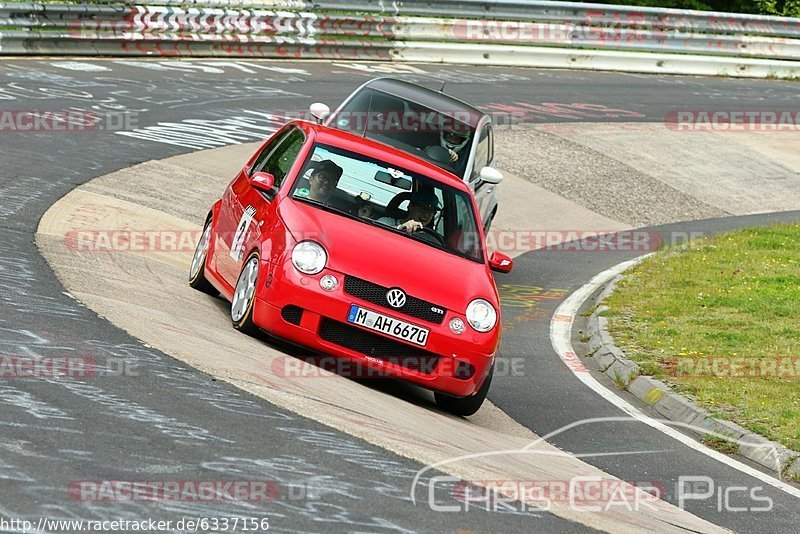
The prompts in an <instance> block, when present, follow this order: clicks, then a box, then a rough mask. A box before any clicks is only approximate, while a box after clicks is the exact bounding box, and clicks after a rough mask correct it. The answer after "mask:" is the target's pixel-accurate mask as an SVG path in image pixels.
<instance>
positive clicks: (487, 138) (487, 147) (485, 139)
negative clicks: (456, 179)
mask: <svg viewBox="0 0 800 534" xmlns="http://www.w3.org/2000/svg"><path fill="white" fill-rule="evenodd" d="M491 144H492V127H491V126H489V125H486V126H484V127H483V129H482V130H481V135H480V137H479V138H478V147H477V149H476V150H475V164H474V165H473V166H472V177H471V178H470V182H474V181H475V180H477V179H478V177H479V176H480V172H481V169H482V168H484V167H486V166H487V165H488V164H489V156H490V154H491V150H492V146H491Z"/></svg>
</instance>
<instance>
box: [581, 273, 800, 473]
mask: <svg viewBox="0 0 800 534" xmlns="http://www.w3.org/2000/svg"><path fill="white" fill-rule="evenodd" d="M621 279H622V275H618V276H616V277H614V278H612V279H611V280H610V281H609V282H608V283H607V284H606V285H605V287H604V288H603V289H602V290H601V291H600V293H599V294H598V295H597V297H596V299H595V304H596V307H595V309H594V311H593V312H592V314H591V315H590V316H589V324H588V326H587V329H586V334H587V335H588V336H589V340H588V344H589V359H590V360H591V361H592V362H593V363H594V364H595V368H596V369H597V370H598V371H600V372H601V373H603V374H605V375H606V376H608V377H609V378H610V379H611V380H613V381H614V383H615V384H617V386H618V387H619V388H620V389H624V390H627V391H628V392H629V393H631V394H633V396H634V397H636V398H637V399H639V400H641V401H642V402H644V403H645V404H647V405H648V406H651V407H652V408H653V409H654V410H655V411H656V412H658V414H659V415H661V416H662V417H664V418H665V419H668V420H670V421H675V422H676V423H682V424H684V425H687V426H688V428H689V430H691V431H692V432H693V433H695V434H697V435H700V436H704V435H707V434H708V433H710V434H712V435H717V436H724V437H727V438H730V439H731V440H735V442H736V443H737V444H738V451H737V452H738V453H739V454H740V455H741V456H744V457H745V458H747V459H749V460H751V461H753V462H755V463H757V464H759V465H760V466H762V467H765V468H767V469H770V470H775V471H777V472H778V473H780V474H781V477H783V475H784V474H786V475H792V476H793V477H797V478H800V452H797V451H793V450H791V449H787V448H786V447H784V446H782V445H779V444H778V443H775V442H774V441H770V440H768V439H766V438H764V437H762V436H759V435H758V434H755V433H753V432H751V431H749V430H747V429H745V428H743V427H741V426H739V425H737V424H736V423H732V422H730V421H724V420H722V419H716V418H714V417H711V416H709V414H708V412H707V411H706V410H704V409H703V408H700V407H699V406H697V405H696V404H695V403H694V402H692V401H691V400H689V399H687V398H686V397H683V396H682V395H678V394H677V393H675V392H674V391H672V389H670V387H669V386H667V385H666V384H665V383H663V382H661V381H660V380H656V379H654V378H653V377H650V376H642V375H640V374H639V371H640V369H639V366H638V365H637V364H636V363H635V362H633V361H631V360H629V359H627V358H626V357H625V352H624V351H623V350H622V349H620V348H619V347H617V346H616V345H615V344H614V339H613V338H612V337H611V334H610V332H609V331H608V320H607V319H606V318H605V317H602V316H601V315H600V314H601V313H603V312H604V311H606V310H608V307H607V306H604V305H602V304H601V303H602V302H603V300H605V299H606V297H608V296H609V295H610V294H611V293H613V292H614V288H615V287H616V285H617V283H618V282H619V281H620V280H621Z"/></svg>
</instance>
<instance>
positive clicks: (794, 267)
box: [605, 224, 800, 451]
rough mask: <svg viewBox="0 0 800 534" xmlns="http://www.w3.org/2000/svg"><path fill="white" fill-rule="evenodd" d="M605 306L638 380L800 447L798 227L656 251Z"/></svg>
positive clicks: (746, 232) (745, 232)
mask: <svg viewBox="0 0 800 534" xmlns="http://www.w3.org/2000/svg"><path fill="white" fill-rule="evenodd" d="M605 304H607V305H608V307H609V312H608V313H607V315H608V320H609V328H610V331H611V333H612V335H613V336H614V340H615V342H616V343H617V344H618V345H619V346H620V347H621V348H623V349H624V350H625V353H626V355H627V356H628V357H629V358H630V359H632V360H634V361H636V362H637V363H638V364H639V365H640V366H641V368H642V374H649V375H653V376H655V377H656V378H659V379H661V380H664V381H665V382H668V383H670V384H673V385H674V386H675V387H676V389H677V390H678V391H679V392H681V393H683V394H684V395H686V396H688V397H690V398H692V399H693V400H694V401H696V402H697V403H698V404H699V405H701V406H703V407H705V408H706V409H707V410H709V412H710V413H711V414H712V415H714V416H716V417H720V418H723V419H728V420H731V421H734V422H736V423H738V424H740V425H742V426H743V427H745V428H747V429H749V430H752V431H753V432H756V433H758V434H761V435H762V436H764V437H766V438H768V439H772V440H775V441H777V442H779V443H781V444H783V445H784V446H786V447H789V448H791V449H794V450H798V451H800V224H782V225H775V226H772V227H766V228H754V229H746V230H740V231H737V232H734V233H731V234H727V235H722V236H717V237H715V238H708V239H703V240H699V241H695V242H693V243H691V244H690V245H687V246H683V247H680V248H675V249H667V250H664V251H661V252H659V253H658V254H656V255H654V256H653V257H651V258H648V259H647V260H646V261H644V262H642V263H641V264H639V265H638V266H636V267H635V268H634V269H632V270H631V271H629V272H628V273H627V274H626V276H625V278H624V279H623V280H622V282H621V283H620V284H619V285H618V288H617V291H615V292H614V294H613V295H611V296H610V297H609V298H608V299H607V300H606V302H605Z"/></svg>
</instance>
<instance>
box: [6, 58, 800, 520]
mask: <svg viewBox="0 0 800 534" xmlns="http://www.w3.org/2000/svg"><path fill="white" fill-rule="evenodd" d="M53 61H55V60H53ZM50 63H51V61H48V60H39V61H8V62H5V63H3V64H2V65H0V69H1V70H0V80H2V84H3V85H2V86H0V87H2V88H3V92H2V93H0V98H2V99H3V103H2V104H3V108H4V109H17V110H30V109H50V110H54V109H64V108H66V107H70V106H76V107H80V108H84V109H85V108H87V107H89V106H90V105H98V104H99V103H101V102H102V103H103V104H101V105H105V106H106V109H111V108H112V106H125V108H126V109H129V110H130V109H147V111H141V112H139V114H138V116H137V119H138V126H139V127H140V128H142V127H147V126H148V125H154V124H156V123H158V122H164V121H174V122H178V121H182V120H185V119H187V118H191V119H210V120H214V119H220V118H225V117H229V116H231V115H241V114H242V112H243V110H251V111H252V110H261V111H268V110H274V109H276V108H277V109H288V110H302V109H304V108H305V107H306V106H307V104H308V103H309V102H310V101H312V100H316V99H324V100H325V101H326V102H329V103H332V104H333V103H336V102H338V101H339V100H341V98H342V97H344V96H345V95H346V94H347V93H348V92H349V91H350V90H351V89H352V88H353V87H354V86H355V85H357V84H358V83H359V81H360V80H365V79H367V78H368V77H370V76H373V75H374V74H373V73H364V72H361V71H360V70H359V69H358V68H354V67H353V66H341V67H337V66H334V67H331V66H329V65H325V64H321V63H295V64H287V63H280V64H279V65H280V68H296V69H300V70H301V71H305V72H306V73H307V74H301V73H285V72H275V71H265V70H261V69H254V68H249V67H246V70H252V71H253V72H252V73H249V72H245V71H243V70H242V69H241V67H239V68H235V67H231V66H230V65H229V66H220V65H217V66H215V67H212V68H214V69H218V70H220V71H222V72H202V70H201V69H197V68H193V69H191V70H190V69H188V68H187V67H186V66H180V65H176V64H167V65H166V66H165V67H164V69H163V70H153V67H152V66H151V67H149V68H145V67H143V66H140V65H138V66H137V65H135V64H133V62H130V63H123V62H115V63H113V64H112V63H105V62H81V63H89V64H94V65H100V66H105V68H106V69H108V70H107V71H102V72H85V71H74V70H66V69H64V68H62V67H58V66H53V65H51V64H50ZM151 65H152V64H151ZM176 69H177V70H176ZM423 70H425V71H426V72H428V74H423V73H413V74H410V75H406V76H405V77H408V78H410V79H416V80H417V81H421V82H426V81H427V82H431V83H437V80H441V79H442V78H448V80H449V81H448V91H449V92H451V93H452V94H454V95H456V96H460V97H462V98H465V99H468V100H471V101H473V102H475V103H476V104H477V105H479V106H484V107H487V106H490V105H495V104H501V105H502V104H513V103H518V102H563V103H581V104H591V105H593V106H605V108H610V109H613V110H617V111H601V112H598V111H597V110H598V109H600V108H597V107H594V108H591V109H592V110H593V114H594V115H595V116H586V115H583V116H580V117H578V118H580V119H581V120H584V121H585V120H598V121H604V122H609V121H614V120H627V121H631V120H647V121H650V122H653V121H658V120H660V119H661V118H662V117H663V116H664V115H665V114H666V113H668V112H669V111H670V110H673V109H675V108H676V107H678V106H683V107H687V106H688V107H692V106H696V107H702V106H710V105H714V106H725V105H728V106H736V105H743V103H746V104H747V106H748V107H750V108H751V109H760V107H761V106H763V108H764V109H774V108H775V107H780V103H781V102H783V103H786V105H788V103H790V102H792V101H793V99H796V86H793V85H792V84H785V83H774V82H767V81H741V80H718V79H702V80H700V79H694V78H659V77H642V76H624V75H623V76H620V75H608V74H596V73H591V74H590V73H564V72H554V71H546V72H538V71H530V70H523V69H519V70H514V69H474V68H457V67H447V68H445V69H439V68H438V67H427V68H424V69H423ZM223 80H224V81H223ZM439 83H440V82H439ZM223 85H224V86H225V87H223V88H220V87H222V86H223ZM252 87H259V88H270V89H269V90H268V91H267V90H265V91H262V92H261V93H260V94H259V96H258V97H253V91H252V90H248V88H252ZM237 91H238V93H237ZM287 93H290V94H287ZM237 95H239V96H237ZM111 99H113V100H111ZM584 109H585V108H584ZM620 110H622V111H620ZM634 114H635V115H636V116H633V115H634ZM529 119H530V120H542V121H546V122H556V121H559V120H571V119H570V118H569V117H565V116H564V113H563V112H561V113H560V114H559V115H550V116H536V117H530V118H529ZM0 136H2V137H0V139H1V141H0V146H1V147H2V153H1V154H2V155H1V156H0V157H2V169H3V170H2V176H1V177H0V180H1V182H0V183H1V184H2V186H1V189H0V198H2V204H1V205H0V215H2V217H3V220H2V226H3V239H2V242H0V292H1V293H0V294H2V301H3V304H4V306H3V310H2V315H0V331H2V333H3V334H2V337H0V344H2V352H3V354H10V355H20V356H24V355H29V354H30V355H34V354H35V355H47V356H63V355H68V354H73V355H74V354H86V355H90V356H92V357H94V358H97V359H98V360H101V361H103V360H105V358H107V357H112V358H113V357H124V358H128V359H131V360H136V361H137V362H139V363H140V365H141V372H140V373H139V376H136V377H99V378H95V379H93V380H92V381H91V382H90V384H89V387H83V388H79V387H76V386H72V387H70V385H69V384H64V383H63V381H62V382H59V381H33V380H28V381H20V380H16V381H13V382H12V381H7V380H3V382H0V384H2V390H0V399H2V400H3V401H4V409H3V411H2V415H0V425H1V426H3V428H4V430H3V440H2V445H1V447H2V448H0V466H2V474H1V475H0V488H2V495H3V496H4V497H3V498H2V502H0V513H2V515H3V516H5V517H25V518H37V517H39V516H41V515H48V516H50V517H83V518H89V517H91V518H103V517H108V518H120V517H129V518H135V519H141V518H142V517H143V516H145V517H151V516H154V515H158V516H159V517H160V518H165V519H167V518H179V517H184V516H187V515H193V516H202V515H222V514H226V515H242V514H247V515H253V516H258V515H260V514H263V515H265V516H269V517H270V518H271V519H272V525H273V528H274V529H276V530H295V531H296V530H305V531H321V530H337V531H339V530H366V531H380V530H392V529H406V530H425V531H448V530H450V531H452V530H456V529H467V528H468V529H470V530H475V531H488V530H494V531H511V530H522V529H525V530H529V529H531V528H535V529H537V530H539V529H541V530H547V531H553V530H557V531H568V530H580V529H581V528H582V527H580V526H579V525H576V524H573V523H566V522H565V521H564V520H561V519H559V518H557V517H554V516H552V515H550V514H547V513H541V514H537V518H536V519H532V518H531V517H530V516H523V515H520V514H491V513H486V512H481V511H475V512H471V513H469V514H458V518H457V520H455V521H454V520H453V518H452V516H449V515H448V514H442V513H434V512H432V511H430V510H429V509H428V508H427V507H425V506H416V507H415V506H413V505H412V504H411V503H410V502H409V500H408V496H407V495H408V492H407V488H408V487H409V485H410V480H411V477H412V476H413V474H414V473H415V472H416V471H417V470H418V469H419V468H420V466H419V465H417V464H416V463H414V462H411V461H408V460H405V459H403V458H400V457H396V456H393V455H390V454H388V453H386V452H385V451H382V450H381V449H378V448H376V447H372V446H370V445H367V444H364V443H362V442H359V441H358V440H355V439H353V438H350V437H349V436H346V435H343V434H341V433H338V432H335V431H332V430H330V429H328V428H327V427H324V426H322V425H320V424H317V423H315V422H314V421H310V420H307V419H302V418H298V417H296V416H294V415H291V414H288V413H286V412H284V411H281V410H277V409H275V408H274V407H272V406H270V405H269V404H267V403H265V402H264V401H262V400H260V399H257V398H255V397H251V396H249V395H246V394H243V393H241V392H239V391H236V390H235V389H233V388H231V387H229V386H225V385H222V384H218V383H216V382H215V381H213V379H212V378H211V377H209V376H207V375H203V374H202V373H199V372H197V371H195V370H193V369H192V368H190V367H188V366H186V365H184V364H181V363H179V362H176V361H174V360H172V359H171V358H169V357H168V356H165V355H163V354H160V353H158V352H157V351H154V350H151V349H149V348H148V347H144V346H142V345H141V344H139V343H137V342H136V340H135V339H133V338H131V337H130V336H128V335H127V334H125V333H124V332H121V331H119V330H118V329H116V328H115V327H113V326H111V325H110V324H108V323H106V322H104V321H98V320H97V318H96V316H95V315H94V314H93V313H92V312H90V311H88V310H86V309H84V308H82V307H80V306H77V305H76V304H75V302H74V301H73V300H71V299H69V298H68V297H67V296H65V295H63V294H62V291H63V288H61V286H60V284H59V283H58V282H57V281H56V280H55V278H54V277H53V275H52V273H51V271H50V269H49V267H48V266H47V264H46V263H45V262H44V261H43V260H42V258H41V257H40V256H39V254H38V252H37V251H36V249H35V247H34V246H33V234H34V232H35V229H36V225H37V222H38V220H39V218H40V217H41V215H42V214H43V213H44V211H45V210H46V209H47V208H48V207H49V206H50V205H51V204H52V203H53V202H54V201H55V200H56V199H58V198H59V197H61V196H62V195H63V194H65V193H66V192H68V191H69V190H71V189H72V188H73V187H75V186H76V185H79V184H81V183H84V182H85V181H87V180H89V179H91V178H94V177H96V176H99V175H102V174H106V173H108V172H111V171H114V170H117V169H120V168H125V167H128V166H130V165H133V164H135V163H138V162H142V161H147V160H151V159H157V158H163V157H167V156H170V155H175V154H178V153H183V152H188V151H190V150H192V147H189V146H175V145H168V144H164V143H158V142H153V141H152V140H147V139H143V138H138V137H130V136H121V135H114V134H111V133H109V132H102V131H95V132H92V133H59V134H55V133H30V132H28V133H8V132H3V133H2V134H0ZM254 138H255V137H254ZM254 138H253V139H254ZM192 142H193V141H191V140H190V141H189V142H188V143H186V144H192ZM782 218H784V219H787V220H793V219H796V218H800V214H797V213H795V214H786V215H783V216H782ZM764 220H765V218H764V217H761V218H754V219H752V220H748V221H742V220H740V219H733V220H728V221H725V220H719V221H713V222H708V223H691V224H689V225H679V226H677V227H676V228H675V229H678V230H680V231H688V230H689V229H698V230H701V231H704V232H710V231H714V230H718V229H725V228H731V227H735V226H739V225H742V224H743V223H744V222H748V223H750V222H752V223H755V224H758V223H761V222H764ZM629 257H630V256H629V255H627V254H614V253H602V254H601V253H598V254H575V253H563V252H537V253H529V254H526V255H524V256H522V257H520V258H519V259H518V260H517V267H516V269H515V272H514V273H513V274H512V275H509V276H508V277H504V279H503V280H499V281H500V282H501V283H506V284H519V285H531V284H534V285H537V286H542V287H548V288H556V287H557V288H563V289H568V290H572V289H576V288H577V287H579V286H580V285H581V284H582V283H584V282H585V281H586V280H588V279H589V278H591V277H592V276H593V275H594V274H596V273H597V272H600V271H602V270H604V269H605V268H607V267H608V266H610V265H613V264H615V263H617V262H619V261H622V260H624V259H628V258H629ZM87 268H90V266H87ZM544 306H545V309H546V310H547V311H550V309H551V308H548V307H547V304H544ZM552 309H555V303H553V304H552ZM505 312H506V320H507V321H508V320H514V317H515V310H513V309H512V310H505ZM520 324H523V325H524V328H519V327H518V328H515V329H512V330H511V331H510V334H509V335H507V336H506V337H505V339H504V346H503V352H504V354H514V355H517V354H524V355H526V356H525V357H526V358H529V359H530V360H532V361H533V362H535V365H528V366H527V367H526V368H527V369H535V372H533V373H526V374H525V376H524V377H508V378H502V377H501V378H498V380H497V382H496V383H495V386H494V387H493V389H492V392H491V393H490V399H491V400H492V401H494V402H495V403H496V404H497V405H498V406H500V407H501V408H502V409H504V410H505V411H506V412H507V413H508V414H510V415H511V416H512V417H514V418H515V419H516V420H517V421H519V422H521V423H523V424H524V425H526V426H528V427H529V428H530V429H532V430H533V431H535V432H537V433H539V434H540V435H542V434H545V433H548V432H551V431H554V430H557V429H558V428H561V427H562V426H564V425H565V424H568V423H572V422H574V421H576V420H580V419H585V418H591V417H602V416H608V415H619V413H617V412H616V411H615V410H614V409H613V408H612V407H611V405H606V403H604V401H599V400H598V399H597V398H596V396H594V394H593V393H591V392H590V391H588V390H586V389H585V388H583V386H582V385H581V384H580V383H578V381H577V380H575V379H574V377H572V376H571V374H570V373H569V371H568V370H567V369H566V368H565V367H564V366H563V364H562V363H561V362H560V361H559V360H558V359H557V358H556V357H555V355H554V353H553V350H552V347H551V346H550V343H549V337H548V325H549V323H548V321H547V320H545V319H544V318H539V319H536V320H533V321H523V322H522V323H520ZM533 362H532V363H533ZM221 414H224V415H221ZM552 442H553V443H555V444H556V445H558V446H559V447H561V448H563V449H565V450H567V451H569V452H573V453H576V454H588V455H589V456H586V457H584V458H583V459H584V461H586V462H588V463H590V464H592V465H596V466H598V467H600V468H602V469H603V470H605V471H607V472H609V473H610V474H613V475H616V476H618V477H620V478H622V479H625V480H654V481H661V482H662V483H664V485H665V487H666V488H667V490H668V493H667V500H670V502H675V495H674V492H670V491H669V490H670V488H671V487H673V486H674V482H675V481H676V480H677V479H678V477H680V476H682V475H687V474H690V475H697V474H708V476H710V477H712V478H713V479H714V480H715V481H716V482H717V484H718V485H720V486H723V487H731V486H746V487H752V486H754V485H756V484H755V483H754V481H753V480H752V479H749V477H745V476H743V475H741V474H740V473H738V472H736V471H734V470H732V469H730V468H728V467H725V466H723V465H721V464H718V463H716V462H713V461H711V460H709V459H708V458H706V457H704V456H702V455H699V454H697V453H693V452H691V451H689V450H687V449H686V448H685V447H682V446H680V444H677V443H672V442H670V441H669V440H667V439H665V438H664V436H662V435H659V434H657V433H656V432H655V431H651V430H649V429H646V428H642V425H634V424H614V425H608V424H603V425H595V426H594V427H592V428H590V427H588V426H587V427H579V428H578V429H577V430H572V431H569V432H567V433H564V434H560V435H558V436H556V437H555V438H553V439H552ZM298 444H300V445H301V446H300V447H299V446H298ZM641 451H658V452H656V453H647V454H635V455H627V454H626V455H619V453H622V452H641ZM605 453H612V455H609V456H598V455H599V454H605ZM241 475H247V476H250V477H257V476H259V477H262V476H263V478H265V479H271V480H278V481H279V482H281V484H282V485H283V486H285V487H288V486H291V485H292V484H297V483H298V480H302V481H308V480H309V479H313V480H315V481H317V482H318V485H317V486H316V487H317V488H318V490H319V492H320V493H325V494H326V495H327V497H326V498H325V499H324V501H323V503H321V502H320V501H319V500H313V499H300V500H298V501H296V502H293V501H291V500H287V499H281V500H278V501H276V502H275V503H272V504H269V505H266V506H263V507H262V506H260V505H259V506H253V505H249V504H248V505H242V504H241V503H239V504H227V505H218V506H213V507H209V506H208V505H204V506H198V505H197V504H186V503H177V504H175V503H171V504H161V505H158V506H157V507H154V506H153V505H152V504H147V505H143V504H142V503H127V504H124V505H121V504H119V503H117V504H115V505H113V506H111V505H109V504H108V503H92V502H80V501H74V500H71V499H70V498H69V497H68V495H67V492H66V488H67V485H68V483H69V482H70V481H74V480H81V479H87V478H88V479H118V480H123V479H132V478H133V479H136V478H138V479H144V478H146V477H150V478H170V479H173V478H180V479H184V480H190V479H213V478H226V477H228V478H231V477H235V476H241ZM306 483H307V482H306ZM764 494H766V495H768V496H770V498H772V499H773V500H774V503H775V507H774V508H773V510H772V511H770V512H768V513H758V514H756V513H741V512H739V513H730V512H722V511H719V510H718V509H717V501H715V500H713V499H711V500H708V501H703V502H702V503H695V502H693V503H691V504H690V505H689V507H688V508H687V509H688V510H689V511H691V512H692V513H695V514H697V515H699V516H700V517H703V518H705V519H708V520H710V521H711V522H714V523H716V524H719V525H721V526H723V527H727V528H730V529H732V530H741V531H744V530H750V529H756V528H758V529H761V530H770V531H792V530H793V529H795V528H796V524H797V523H798V519H799V517H798V512H797V502H796V499H794V498H791V497H789V496H786V495H785V494H782V493H780V492H779V491H777V490H771V489H769V488H766V489H765V490H764ZM738 504H746V503H738ZM532 521H535V523H531V522H532ZM532 524H533V525H535V526H534V527H531V525H532Z"/></svg>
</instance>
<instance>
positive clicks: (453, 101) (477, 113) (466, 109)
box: [364, 78, 486, 128]
mask: <svg viewBox="0 0 800 534" xmlns="http://www.w3.org/2000/svg"><path fill="white" fill-rule="evenodd" d="M364 87H369V88H371V89H376V90H378V91H383V92H384V93H387V94H390V95H392V96H396V97H398V98H402V99H405V100H410V101H412V102H415V103H417V104H420V105H422V106H425V107H426V108H429V109H432V110H434V111H437V112H439V113H441V114H442V115H446V116H448V117H452V118H455V119H458V120H462V121H464V119H465V118H468V120H465V121H464V122H467V124H469V125H470V126H471V127H472V128H476V127H477V126H478V122H479V121H480V120H481V118H482V117H483V116H484V115H486V114H485V113H484V112H482V111H481V110H479V109H478V108H476V107H474V106H472V105H470V104H467V103H466V102H464V101H463V100H459V99H457V98H455V97H452V96H450V95H447V94H445V93H441V92H439V91H434V90H432V89H428V88H427V87H422V86H421V85H417V84H415V83H411V82H406V81H403V80H397V79H394V78H375V79H374V80H372V81H370V82H367V83H366V84H365V85H364Z"/></svg>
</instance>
